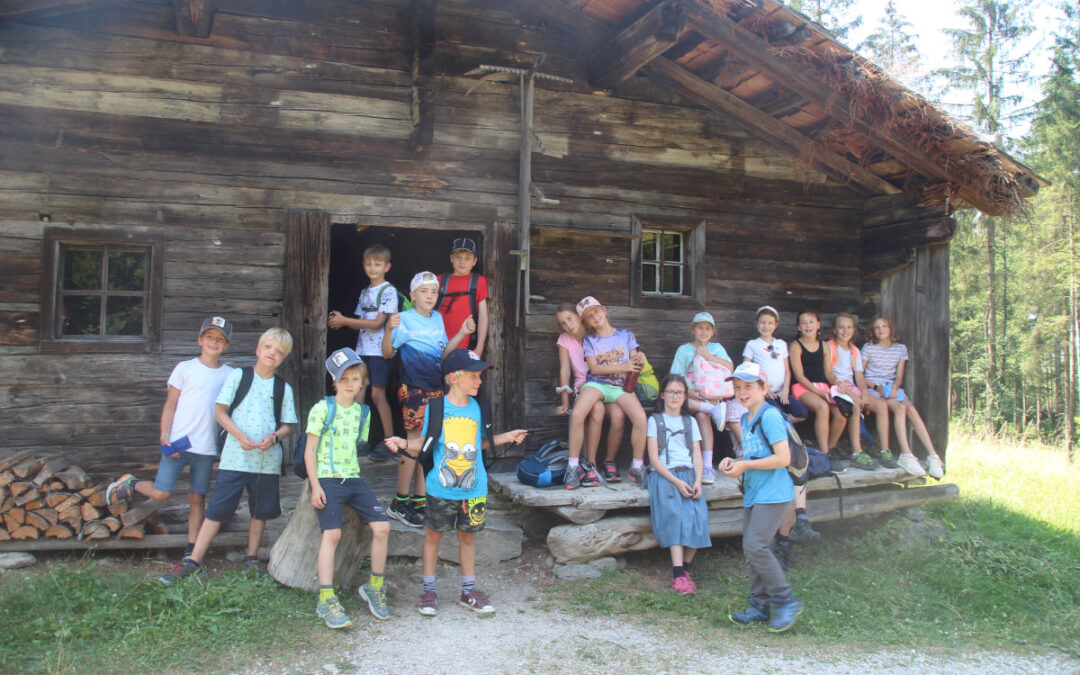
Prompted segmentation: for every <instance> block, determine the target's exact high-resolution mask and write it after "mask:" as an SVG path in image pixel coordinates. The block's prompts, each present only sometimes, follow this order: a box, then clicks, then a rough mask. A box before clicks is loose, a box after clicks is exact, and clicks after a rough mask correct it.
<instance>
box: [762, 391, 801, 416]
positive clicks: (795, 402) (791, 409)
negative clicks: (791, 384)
mask: <svg viewBox="0 0 1080 675" xmlns="http://www.w3.org/2000/svg"><path fill="white" fill-rule="evenodd" d="M765 402H766V403H768V404H769V405H771V406H773V407H776V408H779V409H780V410H781V411H783V412H785V413H787V414H788V416H789V417H794V418H795V419H797V420H804V419H806V418H807V417H810V409H809V408H807V407H806V404H805V403H803V402H802V401H800V400H799V399H797V398H795V397H794V396H788V403H787V405H784V404H783V403H781V402H780V397H779V396H778V397H776V398H772V397H769V396H766V397H765Z"/></svg>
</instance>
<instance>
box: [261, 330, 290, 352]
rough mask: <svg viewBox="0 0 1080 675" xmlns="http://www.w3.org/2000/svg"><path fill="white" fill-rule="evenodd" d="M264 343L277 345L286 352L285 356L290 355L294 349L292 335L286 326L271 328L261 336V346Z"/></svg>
mask: <svg viewBox="0 0 1080 675" xmlns="http://www.w3.org/2000/svg"><path fill="white" fill-rule="evenodd" d="M263 345H270V346H272V347H277V348H278V349H280V350H281V351H283V352H284V353H285V356H288V355H289V352H291V351H292V345H293V339H292V335H289V331H287V330H285V329H284V328H270V329H268V330H267V331H266V332H264V333H263V334H262V335H260V336H259V346H260V347H262V346H263Z"/></svg>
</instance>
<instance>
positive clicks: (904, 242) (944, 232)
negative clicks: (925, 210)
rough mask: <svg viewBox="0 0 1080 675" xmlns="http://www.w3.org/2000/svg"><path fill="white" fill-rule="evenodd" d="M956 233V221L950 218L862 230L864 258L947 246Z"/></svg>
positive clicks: (898, 223)
mask: <svg viewBox="0 0 1080 675" xmlns="http://www.w3.org/2000/svg"><path fill="white" fill-rule="evenodd" d="M955 233H956V219H954V218H953V217H952V216H943V217H939V218H932V219H928V220H907V221H901V222H895V223H888V224H885V225H875V226H871V227H864V228H863V230H862V252H863V257H866V256H872V255H879V254H887V253H891V252H893V251H896V250H898V249H910V248H918V247H921V246H928V245H933V244H944V243H948V242H949V241H951V240H952V238H953V235H954V234H955Z"/></svg>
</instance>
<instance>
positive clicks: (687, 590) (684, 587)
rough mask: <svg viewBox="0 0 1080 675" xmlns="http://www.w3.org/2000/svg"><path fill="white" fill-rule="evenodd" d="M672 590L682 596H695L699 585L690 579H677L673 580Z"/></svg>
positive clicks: (684, 577)
mask: <svg viewBox="0 0 1080 675" xmlns="http://www.w3.org/2000/svg"><path fill="white" fill-rule="evenodd" d="M671 590H673V591H675V592H676V593H679V594H681V595H693V594H694V591H696V590H697V585H696V584H695V583H694V580H693V579H691V578H690V577H687V576H682V577H675V578H674V579H672V580H671Z"/></svg>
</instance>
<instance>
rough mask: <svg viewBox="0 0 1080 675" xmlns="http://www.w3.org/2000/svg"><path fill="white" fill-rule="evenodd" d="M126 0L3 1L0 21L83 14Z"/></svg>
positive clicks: (0, 8)
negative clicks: (75, 13)
mask: <svg viewBox="0 0 1080 675" xmlns="http://www.w3.org/2000/svg"><path fill="white" fill-rule="evenodd" d="M124 2H126V0H5V2H4V3H3V4H2V5H0V21H7V20H24V21H25V20H27V19H41V18H45V17H50V16H61V15H63V14H71V13H74V12H85V11H88V10H91V9H100V8H102V7H108V6H110V5H120V4H124Z"/></svg>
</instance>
